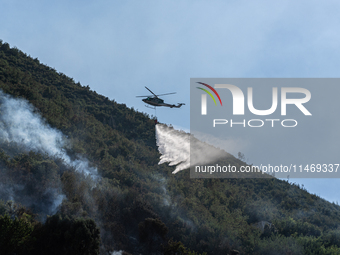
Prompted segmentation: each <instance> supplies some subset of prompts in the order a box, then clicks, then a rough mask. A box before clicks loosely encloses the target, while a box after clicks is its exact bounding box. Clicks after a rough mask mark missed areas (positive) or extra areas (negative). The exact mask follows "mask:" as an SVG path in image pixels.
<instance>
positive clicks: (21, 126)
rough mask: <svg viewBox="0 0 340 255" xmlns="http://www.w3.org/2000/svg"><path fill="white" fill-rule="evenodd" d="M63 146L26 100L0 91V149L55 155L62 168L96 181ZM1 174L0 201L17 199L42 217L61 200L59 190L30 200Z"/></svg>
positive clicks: (85, 163)
mask: <svg viewBox="0 0 340 255" xmlns="http://www.w3.org/2000/svg"><path fill="white" fill-rule="evenodd" d="M66 143H67V139H66V138H65V136H64V135H63V134H62V132H60V131H59V130H57V129H55V128H52V127H50V126H49V125H48V123H46V121H44V120H43V119H42V117H41V116H40V114H39V113H38V111H37V109H35V108H34V107H33V106H32V105H31V104H30V103H29V102H28V101H26V100H24V99H18V98H13V97H12V96H9V95H7V94H5V93H3V92H2V91H1V90H0V146H1V147H2V148H3V149H5V150H8V153H9V154H11V153H13V151H14V152H15V153H18V152H20V153H22V152H28V151H35V152H39V153H43V154H47V155H49V156H51V157H54V156H57V157H59V158H61V159H62V160H63V162H64V164H65V165H66V166H70V167H72V168H74V169H75V171H78V172H82V173H84V175H86V176H90V177H91V178H92V179H93V180H94V181H98V180H99V175H98V172H97V169H96V168H94V167H91V166H89V162H88V160H87V159H84V158H81V157H78V158H76V159H71V157H70V156H69V155H67V153H66V151H65V150H64V149H63V148H64V147H65V146H66ZM5 172H6V170H5V168H2V169H0V177H1V178H0V188H1V190H0V198H2V199H6V200H7V199H9V200H12V201H14V200H15V199H16V198H17V199H18V200H19V202H20V203H23V204H24V205H25V206H33V207H35V208H36V209H37V210H38V212H39V213H40V214H41V216H42V217H44V216H46V215H47V214H49V215H51V214H54V213H55V212H56V210H57V208H58V207H59V205H60V204H61V203H62V201H63V199H64V198H65V195H64V194H62V192H61V189H57V188H52V187H51V188H48V189H46V190H45V191H44V194H43V195H42V197H40V198H36V197H30V196H28V195H27V194H25V193H23V189H24V186H23V185H18V184H16V183H8V182H7V181H6V179H7V178H6V174H5Z"/></svg>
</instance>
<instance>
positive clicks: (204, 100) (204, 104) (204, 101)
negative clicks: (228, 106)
mask: <svg viewBox="0 0 340 255" xmlns="http://www.w3.org/2000/svg"><path fill="white" fill-rule="evenodd" d="M197 83H199V84H201V85H204V86H206V87H207V88H209V89H210V90H211V91H212V92H214V93H215V95H216V96H217V98H218V100H219V101H220V104H221V106H222V100H221V98H220V95H219V94H218V93H217V91H216V90H215V89H214V88H213V87H211V86H210V85H208V84H206V83H203V82H197ZM197 88H198V89H200V90H203V91H204V92H206V93H207V94H208V95H209V96H210V97H211V98H212V99H213V100H214V103H215V105H217V103H216V100H215V97H214V96H213V94H211V92H210V91H209V90H207V89H204V88H201V87H197ZM201 113H202V115H207V95H205V94H202V109H201Z"/></svg>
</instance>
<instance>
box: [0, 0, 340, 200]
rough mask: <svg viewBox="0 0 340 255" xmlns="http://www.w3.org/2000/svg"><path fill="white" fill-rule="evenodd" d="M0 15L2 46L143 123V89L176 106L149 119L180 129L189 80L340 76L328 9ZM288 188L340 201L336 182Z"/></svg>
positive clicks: (255, 4) (12, 5)
mask: <svg viewBox="0 0 340 255" xmlns="http://www.w3.org/2000/svg"><path fill="white" fill-rule="evenodd" d="M0 6H1V8H0V24H1V26H0V39H2V40H3V41H4V42H8V43H9V44H10V45H11V46H12V47H13V46H16V47H18V48H19V49H20V50H22V51H24V52H25V53H27V54H29V55H31V56H32V57H34V58H36V57H37V58H38V59H39V60H40V61H41V62H42V63H44V64H46V65H48V66H51V67H54V68H55V69H56V70H57V71H59V72H63V73H65V74H66V75H68V76H70V77H72V78H74V80H75V81H79V82H80V83H81V84H82V85H89V86H90V87H91V89H93V90H95V91H97V92H98V93H100V94H103V95H105V96H108V97H109V98H111V99H115V100H116V101H117V102H119V103H125V104H126V105H127V106H129V107H134V108H135V109H138V110H139V111H144V112H147V113H149V114H154V113H155V112H154V111H153V110H151V109H148V108H145V106H144V103H143V102H142V101H141V100H140V99H139V98H136V97H135V96H136V95H148V94H149V93H148V91H147V90H145V88H144V86H147V87H149V88H150V89H152V90H153V91H154V92H155V93H156V94H157V93H158V94H161V93H167V92H177V95H169V96H166V97H164V99H166V101H167V102H169V103H177V102H183V103H186V106H183V107H182V108H180V109H169V108H158V109H157V117H158V119H159V121H161V122H164V123H167V124H172V125H174V126H178V127H182V128H185V129H189V125H190V123H189V119H190V118H189V109H190V107H189V103H190V101H189V98H190V97H189V93H190V92H189V82H190V78H199V77H204V78H208V77H235V78H238V77H264V78H265V77H292V78H295V77H339V76H340V75H339V66H340V65H339V64H340V50H339V49H340V48H339V47H338V46H339V45H340V33H339V30H340V24H339V23H340V19H339V17H338V14H339V11H340V3H338V1H322V2H321V1H310V0H309V1H280V2H279V1H156V0H155V1H96V2H95V1H55V2H51V1H49V2H48V1H42V0H41V1H34V0H32V1H23V0H22V1H16V0H0ZM334 112H335V113H337V111H336V109H335V111H334ZM333 149H338V148H333ZM302 153H303V152H302ZM246 156H247V155H246ZM250 163H251V162H250ZM291 181H293V182H303V183H304V184H305V187H306V188H307V190H309V191H310V192H312V193H316V194H318V195H320V196H321V197H325V198H327V199H328V200H330V201H340V197H339V196H338V194H337V188H338V186H339V184H340V180H338V179H336V180H331V179H320V180H319V179H314V180H299V179H294V180H291Z"/></svg>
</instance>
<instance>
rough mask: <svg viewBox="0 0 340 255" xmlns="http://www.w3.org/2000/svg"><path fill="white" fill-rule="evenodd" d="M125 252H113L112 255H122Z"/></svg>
mask: <svg viewBox="0 0 340 255" xmlns="http://www.w3.org/2000/svg"><path fill="white" fill-rule="evenodd" d="M122 254H123V251H113V252H111V254H110V255H122Z"/></svg>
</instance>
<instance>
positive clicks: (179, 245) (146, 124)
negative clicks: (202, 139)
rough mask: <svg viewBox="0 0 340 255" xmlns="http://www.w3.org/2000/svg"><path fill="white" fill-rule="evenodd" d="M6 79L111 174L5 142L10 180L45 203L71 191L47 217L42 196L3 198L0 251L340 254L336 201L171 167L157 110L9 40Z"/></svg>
mask: <svg viewBox="0 0 340 255" xmlns="http://www.w3.org/2000/svg"><path fill="white" fill-rule="evenodd" d="M0 89H1V90H2V91H3V92H5V93H7V94H10V95H12V96H14V97H20V98H25V99H27V100H28V101H29V102H30V103H31V104H33V105H34V107H35V108H36V111H38V112H39V114H41V115H42V116H43V118H44V119H46V121H47V123H48V124H49V125H50V126H51V127H53V128H56V129H58V130H60V131H61V132H63V134H64V135H65V137H67V140H68V141H69V144H70V146H69V147H67V148H65V150H66V151H67V153H68V154H69V155H70V156H76V155H83V156H84V157H86V158H88V159H89V161H90V162H91V163H92V164H93V165H94V166H96V167H97V168H98V171H99V174H100V176H101V177H102V178H101V179H100V181H98V182H96V183H94V182H93V181H91V178H89V177H86V176H84V175H83V174H81V173H78V172H77V171H75V170H74V169H73V168H72V167H70V166H66V165H65V164H63V162H62V159H61V158H60V157H58V155H55V156H53V157H51V156H49V155H46V154H44V153H41V152H37V151H22V150H21V149H20V145H18V144H13V143H9V144H8V143H7V144H5V143H2V144H1V148H0V177H1V178H2V180H5V179H6V183H10V184H11V185H21V186H20V187H22V188H21V192H22V194H23V197H24V194H26V195H27V194H28V195H30V198H32V197H33V198H36V200H37V201H40V202H41V203H43V202H44V199H45V197H46V190H48V189H49V188H54V189H61V190H62V193H63V194H64V199H63V201H62V203H61V205H60V206H59V207H58V209H57V211H56V214H55V215H53V216H51V217H47V219H44V218H42V217H41V216H39V215H37V214H39V213H41V212H42V211H43V210H42V209H41V207H39V205H40V204H41V203H35V206H33V207H32V206H31V208H29V206H28V203H27V205H26V204H25V198H24V199H23V201H21V204H23V205H26V206H23V205H20V204H18V203H17V202H18V201H14V202H13V201H2V202H1V203H0V215H1V216H0V250H1V253H2V254H99V253H101V254H107V252H108V251H113V250H124V251H125V252H127V253H130V254H139V253H142V254H198V253H204V252H206V253H207V254H231V253H234V254H236V253H237V252H236V251H235V250H237V251H239V253H240V254H261V255H265V254H268V255H269V254H340V229H339V226H340V225H339V224H340V213H339V209H340V207H339V206H338V205H335V204H334V203H333V204H332V203H329V202H327V201H325V200H323V199H321V198H319V197H318V196H316V195H312V194H309V193H308V192H307V191H306V190H304V189H303V187H299V185H295V184H291V183H288V182H286V181H281V180H277V179H275V178H269V179H190V178H189V172H188V171H182V172H179V173H178V174H176V175H173V174H171V172H172V171H173V168H172V167H168V166H165V165H158V161H159V156H160V155H159V153H158V151H157V147H156V142H155V128H154V121H153V120H152V119H151V118H150V117H149V116H148V115H147V114H145V113H140V112H137V111H135V110H134V109H133V108H132V109H131V108H128V107H126V106H125V105H124V104H118V103H116V102H115V101H114V100H110V99H108V98H107V97H104V96H101V95H98V94H97V93H96V92H95V91H91V90H90V87H89V86H82V85H81V84H80V83H75V82H74V81H73V79H72V78H69V77H67V76H66V75H64V74H62V73H58V72H57V71H56V70H54V69H53V68H50V67H48V66H46V65H43V64H41V63H40V62H39V60H38V59H33V58H31V57H30V56H27V55H26V54H24V53H23V52H21V51H20V50H18V49H17V48H10V46H9V45H8V44H7V43H3V42H0ZM0 114H1V113H0ZM232 160H233V161H237V160H236V159H232ZM239 163H240V164H241V163H242V162H239ZM0 189H2V190H1V191H0V195H2V196H3V197H6V196H5V195H6V194H5V193H6V190H5V189H4V188H3V186H1V185H0ZM0 198H1V197H0ZM3 199H4V198H3ZM260 226H262V227H260Z"/></svg>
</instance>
